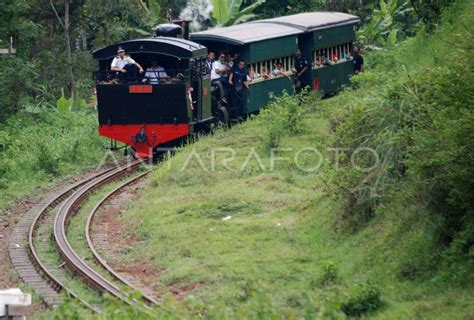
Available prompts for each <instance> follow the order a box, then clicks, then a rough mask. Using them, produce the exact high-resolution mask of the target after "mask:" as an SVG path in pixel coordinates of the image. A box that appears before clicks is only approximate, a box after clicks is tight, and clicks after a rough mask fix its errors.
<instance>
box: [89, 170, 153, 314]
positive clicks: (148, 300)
mask: <svg viewBox="0 0 474 320" xmlns="http://www.w3.org/2000/svg"><path fill="white" fill-rule="evenodd" d="M150 172H151V170H149V171H146V172H143V173H141V174H140V175H138V176H136V177H133V178H131V179H129V180H127V181H126V182H124V183H122V184H121V185H120V186H118V187H117V188H115V189H114V190H112V191H111V192H109V193H108V194H107V195H105V196H104V197H103V198H102V199H101V200H100V201H99V202H97V204H96V205H95V207H94V208H93V209H92V210H91V211H90V213H89V216H88V217H87V223H86V228H85V232H86V238H87V243H88V245H89V249H90V250H91V251H92V254H93V256H94V258H95V260H96V261H97V263H99V264H100V265H101V266H102V267H103V268H104V269H105V270H107V272H108V273H109V274H110V275H111V276H112V277H113V278H114V279H115V280H117V281H119V282H121V283H122V284H124V285H125V286H127V287H129V288H132V289H133V290H134V291H139V290H138V289H137V288H136V287H134V286H133V285H132V284H131V283H130V282H129V281H127V280H126V279H125V278H124V277H122V276H121V275H120V274H119V273H117V272H116V271H115V270H114V269H113V268H112V267H111V266H110V265H109V264H108V263H107V261H106V260H105V259H104V258H102V257H101V256H100V254H99V253H98V252H97V250H96V248H95V246H94V243H93V241H92V237H91V234H90V233H91V229H92V222H93V220H94V217H95V215H96V213H97V212H98V211H99V209H100V208H101V207H102V206H103V204H104V203H105V202H106V201H107V200H108V199H110V198H111V197H112V196H114V195H116V194H118V193H120V191H121V190H123V188H125V187H126V186H129V185H131V184H132V183H134V182H136V181H138V180H140V179H141V178H143V177H145V176H146V175H148V174H149V173H150ZM142 298H143V300H145V302H146V303H147V304H150V305H152V304H157V303H158V302H157V301H156V300H155V299H153V298H152V297H150V296H148V295H146V294H145V293H142Z"/></svg>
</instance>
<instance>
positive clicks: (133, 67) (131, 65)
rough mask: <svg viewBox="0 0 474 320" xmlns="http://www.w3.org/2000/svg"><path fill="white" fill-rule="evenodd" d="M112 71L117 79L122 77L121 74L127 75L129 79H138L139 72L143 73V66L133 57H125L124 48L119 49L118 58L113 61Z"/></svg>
mask: <svg viewBox="0 0 474 320" xmlns="http://www.w3.org/2000/svg"><path fill="white" fill-rule="evenodd" d="M110 70H112V71H113V72H114V75H115V77H117V78H118V77H119V76H120V74H123V75H126V76H127V78H130V79H137V78H138V72H140V73H143V68H142V66H141V65H140V64H138V63H137V62H136V61H135V60H133V59H132V58H131V57H129V56H127V55H125V50H124V49H123V48H119V49H118V50H117V57H115V58H114V60H112V64H111V65H110ZM137 71H138V72H137ZM127 73H128V74H127Z"/></svg>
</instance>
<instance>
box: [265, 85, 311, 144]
mask: <svg viewBox="0 0 474 320" xmlns="http://www.w3.org/2000/svg"><path fill="white" fill-rule="evenodd" d="M302 99H303V98H302V96H291V95H289V94H288V93H287V92H285V93H284V94H283V95H282V96H280V97H273V100H272V102H271V103H270V104H269V105H268V106H267V107H266V108H265V109H263V110H261V111H260V116H259V117H258V120H257V121H259V123H260V124H261V126H262V127H263V128H264V130H265V137H264V145H265V148H266V149H267V150H271V149H274V148H278V146H279V145H280V141H281V139H282V138H283V137H284V136H285V135H294V134H297V133H299V132H301V131H302V130H303V121H302V117H303V113H304V110H303V108H304V107H303V103H302Z"/></svg>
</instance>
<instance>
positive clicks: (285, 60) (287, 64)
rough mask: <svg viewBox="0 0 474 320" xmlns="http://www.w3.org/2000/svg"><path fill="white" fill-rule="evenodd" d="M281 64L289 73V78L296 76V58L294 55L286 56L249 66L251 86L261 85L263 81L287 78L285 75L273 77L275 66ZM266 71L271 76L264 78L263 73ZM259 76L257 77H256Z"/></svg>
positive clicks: (253, 63)
mask: <svg viewBox="0 0 474 320" xmlns="http://www.w3.org/2000/svg"><path fill="white" fill-rule="evenodd" d="M277 62H281V63H282V64H283V70H285V72H286V73H287V75H288V76H292V75H294V71H293V69H294V57H293V55H290V56H284V57H279V58H273V59H268V60H262V61H257V62H252V63H250V64H249V67H248V70H249V72H248V75H249V77H250V80H249V84H254V83H259V82H262V81H269V80H274V79H278V78H282V77H285V76H284V75H276V76H275V75H273V74H272V71H273V66H274V65H275V64H276V63H277ZM264 69H265V71H266V73H267V74H268V75H269V76H268V77H264V76H263V75H262V71H263V70H264ZM256 75H257V76H256Z"/></svg>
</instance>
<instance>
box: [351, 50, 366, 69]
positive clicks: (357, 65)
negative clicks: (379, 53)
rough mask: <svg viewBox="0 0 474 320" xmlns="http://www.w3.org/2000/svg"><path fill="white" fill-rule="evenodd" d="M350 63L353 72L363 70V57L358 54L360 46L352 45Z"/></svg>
mask: <svg viewBox="0 0 474 320" xmlns="http://www.w3.org/2000/svg"><path fill="white" fill-rule="evenodd" d="M352 54H353V56H352V63H353V64H354V74H358V73H360V72H364V58H363V57H362V56H361V55H360V48H359V47H358V46H354V48H353V49H352Z"/></svg>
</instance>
